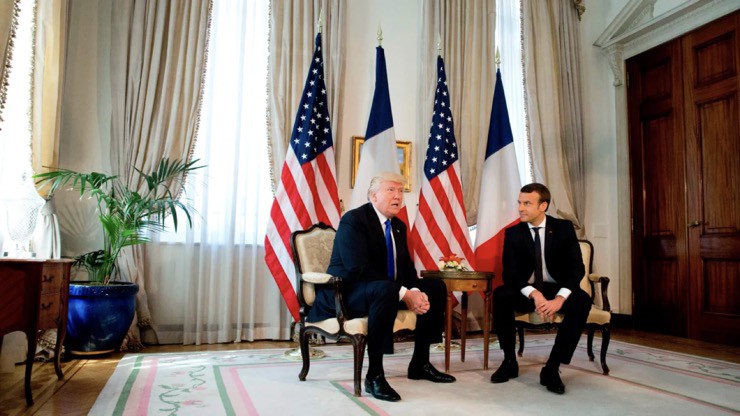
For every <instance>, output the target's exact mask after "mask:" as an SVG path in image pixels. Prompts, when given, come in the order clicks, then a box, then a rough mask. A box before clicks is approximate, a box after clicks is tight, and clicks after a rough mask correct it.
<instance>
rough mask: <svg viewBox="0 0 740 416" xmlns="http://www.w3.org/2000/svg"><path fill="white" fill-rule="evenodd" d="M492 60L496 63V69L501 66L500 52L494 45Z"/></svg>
mask: <svg viewBox="0 0 740 416" xmlns="http://www.w3.org/2000/svg"><path fill="white" fill-rule="evenodd" d="M493 62H494V63H495V64H496V69H498V67H499V66H501V52H499V50H498V47H496V57H495V58H494V59H493Z"/></svg>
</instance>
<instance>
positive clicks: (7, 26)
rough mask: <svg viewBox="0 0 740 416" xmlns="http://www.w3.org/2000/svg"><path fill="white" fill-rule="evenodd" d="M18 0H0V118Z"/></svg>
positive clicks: (3, 105) (5, 91)
mask: <svg viewBox="0 0 740 416" xmlns="http://www.w3.org/2000/svg"><path fill="white" fill-rule="evenodd" d="M19 4H20V1H19V0H0V120H2V119H3V108H4V107H5V98H6V94H7V89H8V86H7V80H8V78H7V77H8V71H9V70H10V58H11V56H12V54H13V36H14V33H15V27H16V25H17V21H16V19H17V17H16V16H17V15H18V6H19Z"/></svg>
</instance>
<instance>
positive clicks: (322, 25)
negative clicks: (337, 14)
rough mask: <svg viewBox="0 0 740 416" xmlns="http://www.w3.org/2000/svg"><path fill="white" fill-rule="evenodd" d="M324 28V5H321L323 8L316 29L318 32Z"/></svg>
mask: <svg viewBox="0 0 740 416" xmlns="http://www.w3.org/2000/svg"><path fill="white" fill-rule="evenodd" d="M323 28H324V8H323V7H321V8H320V9H319V18H318V21H317V23H316V31H317V32H318V33H321V30H322V29H323Z"/></svg>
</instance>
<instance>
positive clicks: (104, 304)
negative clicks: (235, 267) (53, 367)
mask: <svg viewBox="0 0 740 416" xmlns="http://www.w3.org/2000/svg"><path fill="white" fill-rule="evenodd" d="M197 162H198V160H194V161H191V162H183V161H181V160H172V161H170V160H169V159H167V158H164V159H162V160H160V161H159V163H158V165H157V167H156V168H155V169H154V171H153V172H150V173H145V172H142V171H141V170H140V169H136V168H135V169H136V171H137V172H138V173H139V174H140V175H141V176H142V177H143V178H144V180H145V182H146V191H144V192H142V193H139V192H137V191H135V190H132V189H129V188H128V187H127V186H126V185H124V184H123V183H122V182H121V181H120V180H119V179H118V177H117V176H113V175H107V174H104V173H98V172H91V173H80V172H75V171H72V170H67V169H56V170H53V171H50V172H45V173H40V174H38V175H35V176H34V178H35V179H36V180H37V182H36V185H37V186H38V187H44V186H49V187H50V189H49V191H50V193H52V194H53V193H54V192H55V191H56V190H58V189H60V188H62V189H71V190H74V191H77V192H79V193H80V196H84V195H88V196H90V197H92V198H94V199H95V201H96V202H97V212H98V220H99V221H100V224H101V226H102V230H103V242H104V244H103V248H102V249H100V250H96V251H92V252H90V253H85V254H82V255H80V256H78V257H76V258H75V260H76V261H75V265H77V266H78V267H80V268H83V269H85V270H86V271H87V274H88V278H89V280H88V281H74V282H71V284H70V288H69V307H68V313H67V336H66V339H65V346H66V347H67V350H69V351H72V352H73V353H77V354H91V353H92V354H95V353H104V352H110V351H113V350H115V349H116V348H118V347H119V346H120V345H121V342H122V341H123V339H124V337H125V336H126V333H127V332H128V328H129V326H130V325H131V322H132V320H133V317H134V311H135V296H136V293H137V292H138V290H139V287H138V285H136V284H134V283H132V282H121V281H120V280H121V276H120V272H119V268H118V259H119V256H120V255H121V250H123V249H124V248H125V247H129V246H134V245H138V244H144V243H147V242H148V241H149V236H151V235H152V233H158V232H161V231H163V230H165V228H166V223H165V220H166V218H167V217H168V216H171V217H172V224H173V227H174V228H175V230H176V229H177V226H178V211H180V212H182V213H184V214H185V218H186V219H187V223H188V226H192V216H191V213H190V211H191V210H192V208H191V207H190V206H188V205H186V204H184V203H183V202H181V201H180V200H179V199H178V198H177V195H176V193H173V192H172V189H181V187H182V183H183V180H184V178H185V176H186V175H187V174H188V173H189V172H191V171H193V170H196V169H200V168H202V167H203V166H196V163H197Z"/></svg>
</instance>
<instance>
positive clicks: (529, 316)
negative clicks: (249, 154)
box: [514, 312, 563, 325]
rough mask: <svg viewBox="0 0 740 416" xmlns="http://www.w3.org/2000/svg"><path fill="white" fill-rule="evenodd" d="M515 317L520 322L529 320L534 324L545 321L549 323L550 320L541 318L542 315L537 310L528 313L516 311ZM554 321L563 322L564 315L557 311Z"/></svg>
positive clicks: (528, 321)
mask: <svg viewBox="0 0 740 416" xmlns="http://www.w3.org/2000/svg"><path fill="white" fill-rule="evenodd" d="M514 319H515V320H517V321H519V322H527V323H529V324H532V325H542V324H545V323H549V322H545V321H543V320H542V319H540V316H539V315H538V314H537V313H536V312H526V313H520V312H514ZM553 322H555V323H556V324H559V323H560V322H563V315H562V314H559V313H556V314H555V317H554V319H553Z"/></svg>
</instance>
